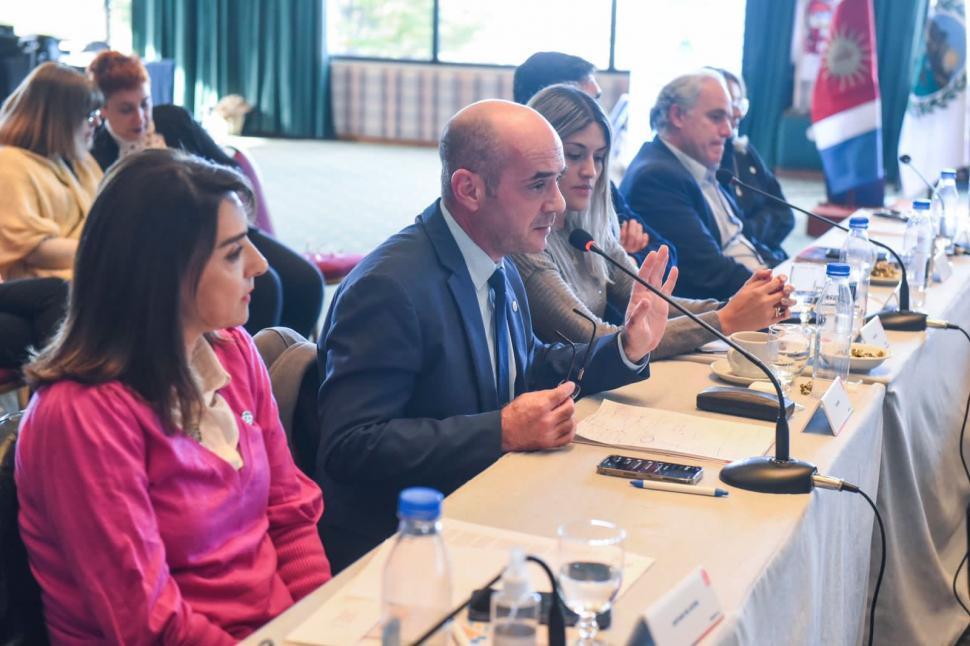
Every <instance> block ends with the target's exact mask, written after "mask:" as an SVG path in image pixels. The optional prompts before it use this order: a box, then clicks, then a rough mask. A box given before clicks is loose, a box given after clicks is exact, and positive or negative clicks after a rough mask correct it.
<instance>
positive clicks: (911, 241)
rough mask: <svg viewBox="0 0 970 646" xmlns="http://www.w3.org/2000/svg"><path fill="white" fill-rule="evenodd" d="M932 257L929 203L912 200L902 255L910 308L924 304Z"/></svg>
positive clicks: (931, 225) (931, 226) (931, 227)
mask: <svg viewBox="0 0 970 646" xmlns="http://www.w3.org/2000/svg"><path fill="white" fill-rule="evenodd" d="M932 257H933V224H932V222H931V221H930V201H929V200H913V210H912V212H910V215H909V220H908V221H907V222H906V234H905V236H904V237H903V253H902V258H903V262H904V263H906V279H907V280H908V281H909V301H910V306H911V307H922V306H923V304H924V303H925V302H926V287H927V285H928V284H929V279H930V260H931V259H932Z"/></svg>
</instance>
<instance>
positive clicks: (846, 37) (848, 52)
mask: <svg viewBox="0 0 970 646" xmlns="http://www.w3.org/2000/svg"><path fill="white" fill-rule="evenodd" d="M812 133H813V135H814V138H815V145H816V146H817V147H818V152H819V155H821V157H822V166H823V168H824V169H825V180H826V185H827V189H828V199H829V202H831V203H834V204H844V205H846V206H882V205H883V197H884V193H885V173H884V172H883V164H882V103H881V101H880V99H879V78H878V75H877V73H876V34H875V21H874V20H873V14H872V0H842V2H841V3H839V5H838V6H837V7H836V8H835V14H834V16H833V18H832V24H831V26H830V31H829V41H828V44H827V45H826V47H825V54H824V55H823V56H822V67H821V69H820V70H819V73H818V79H817V80H816V81H815V91H814V93H813V94H812Z"/></svg>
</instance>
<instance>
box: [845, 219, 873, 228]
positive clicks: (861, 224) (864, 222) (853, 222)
mask: <svg viewBox="0 0 970 646" xmlns="http://www.w3.org/2000/svg"><path fill="white" fill-rule="evenodd" d="M849 228H850V229H868V228H869V218H867V217H864V216H859V217H855V218H849Z"/></svg>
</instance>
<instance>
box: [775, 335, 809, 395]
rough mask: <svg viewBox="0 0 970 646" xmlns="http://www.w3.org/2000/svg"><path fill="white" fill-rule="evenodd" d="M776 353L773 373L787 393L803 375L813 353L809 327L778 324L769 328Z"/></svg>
mask: <svg viewBox="0 0 970 646" xmlns="http://www.w3.org/2000/svg"><path fill="white" fill-rule="evenodd" d="M768 333H769V334H770V337H771V342H772V345H773V346H775V352H774V353H773V355H772V359H771V361H770V367H771V371H772V372H773V373H775V376H776V377H778V381H780V382H781V385H782V388H783V389H784V391H785V392H786V393H787V392H788V391H789V390H790V389H791V385H792V382H793V381H795V377H797V376H798V375H800V374H801V372H802V369H803V368H804V367H805V364H806V363H808V358H809V357H810V356H811V352H812V331H811V328H810V327H809V326H807V325H799V324H795V323H778V324H776V325H772V326H771V327H769V328H768Z"/></svg>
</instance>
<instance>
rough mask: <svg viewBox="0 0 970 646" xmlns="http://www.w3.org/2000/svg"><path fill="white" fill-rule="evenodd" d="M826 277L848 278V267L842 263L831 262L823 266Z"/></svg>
mask: <svg viewBox="0 0 970 646" xmlns="http://www.w3.org/2000/svg"><path fill="white" fill-rule="evenodd" d="M825 275H826V276H848V275H849V266H848V265H847V264H845V263H844V262H832V263H829V264H828V265H826V266H825Z"/></svg>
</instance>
